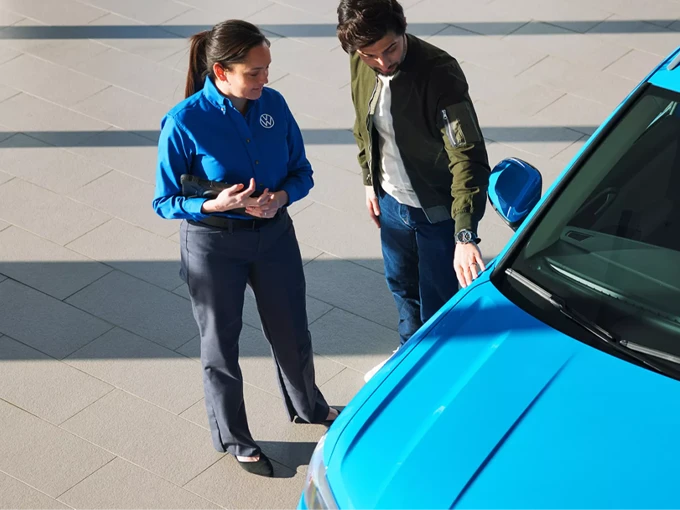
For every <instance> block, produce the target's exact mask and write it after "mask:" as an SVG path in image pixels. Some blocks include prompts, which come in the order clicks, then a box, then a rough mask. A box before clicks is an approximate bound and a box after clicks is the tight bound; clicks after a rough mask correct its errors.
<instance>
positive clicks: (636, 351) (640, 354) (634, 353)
mask: <svg viewBox="0 0 680 510" xmlns="http://www.w3.org/2000/svg"><path fill="white" fill-rule="evenodd" d="M505 274H507V275H508V276H509V277H510V278H512V279H513V280H515V281H517V282H519V283H521V284H522V285H523V286H524V287H526V288H527V289H529V290H530V291H532V292H533V293H534V294H536V295H537V296H539V297H541V298H543V299H544V300H546V301H547V302H548V303H550V304H551V305H553V306H554V307H555V308H557V310H559V311H560V313H561V314H562V315H564V316H565V317H567V318H568V319H569V320H571V321H572V322H574V323H576V324H578V325H579V326H581V327H582V328H583V329H585V330H586V331H588V332H590V333H591V334H592V335H593V336H594V337H595V338H598V339H599V340H601V341H602V342H604V343H606V344H607V345H609V346H610V347H611V348H612V349H614V350H616V351H617V352H620V353H622V354H624V355H625V356H627V357H628V358H632V359H635V360H637V361H638V362H640V363H643V364H644V365H646V366H648V367H649V368H651V369H653V370H655V371H657V372H659V373H662V374H668V372H669V369H668V368H666V367H665V366H662V365H659V364H658V363H655V362H654V361H652V360H650V359H649V358H648V356H655V357H657V358H661V359H665V360H668V361H673V362H674V363H678V364H680V358H678V357H676V356H673V355H671V354H667V353H665V352H662V351H657V350H656V349H650V348H648V347H644V346H642V345H638V344H635V343H632V342H628V341H627V340H618V339H617V338H616V337H615V336H614V335H613V334H612V333H610V332H609V331H607V330H606V329H604V328H603V327H602V326H600V325H599V324H597V323H595V322H593V321H591V320H590V319H588V318H587V317H585V316H583V315H582V314H580V313H579V312H577V311H575V310H572V309H570V308H569V307H568V306H567V304H566V303H565V301H564V299H563V298H561V297H560V296H556V295H555V294H551V293H550V292H548V291H547V290H545V289H544V288H543V287H541V286H540V285H538V284H537V283H535V282H533V281H531V280H530V279H529V278H527V277H526V276H524V275H522V274H521V273H518V272H517V271H515V270H513V269H510V268H508V269H506V270H505ZM676 377H677V375H676Z"/></svg>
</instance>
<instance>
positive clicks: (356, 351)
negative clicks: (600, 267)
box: [0, 0, 680, 508]
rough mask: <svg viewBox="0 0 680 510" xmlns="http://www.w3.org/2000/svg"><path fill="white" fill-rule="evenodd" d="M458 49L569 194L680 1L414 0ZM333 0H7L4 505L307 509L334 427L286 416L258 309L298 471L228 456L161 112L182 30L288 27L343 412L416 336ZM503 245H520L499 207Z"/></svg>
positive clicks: (488, 122) (2, 139) (269, 374)
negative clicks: (158, 181)
mask: <svg viewBox="0 0 680 510" xmlns="http://www.w3.org/2000/svg"><path fill="white" fill-rule="evenodd" d="M404 5H405V6H406V7H407V8H408V9H407V16H408V20H409V22H410V31H411V32H412V33H414V34H416V35H418V36H421V37H424V38H427V39H430V40H431V41H432V42H433V43H435V44H437V45H440V46H441V47H443V48H445V49H447V50H449V51H450V52H451V53H452V54H453V55H455V56H456V57H458V59H459V60H460V61H461V62H462V66H463V68H464V70H465V72H466V73H467V77H468V80H469V82H470V85H471V95H472V97H473V99H474V100H475V104H476V106H477V110H478V112H479V116H480V119H481V122H482V128H483V131H484V133H485V136H486V138H487V139H488V141H489V152H490V156H491V160H492V162H493V163H495V162H497V161H498V160H500V159H501V158H502V157H505V156H509V155H516V156H519V157H522V158H525V159H526V160H528V161H530V162H532V163H534V164H535V165H536V166H538V167H539V168H540V169H541V170H542V171H543V174H544V177H545V181H546V185H547V184H549V183H550V182H551V181H552V180H553V179H554V177H555V176H556V175H557V174H558V172H559V171H560V170H561V169H562V168H563V166H564V164H565V163H566V162H567V161H569V159H570V158H571V157H572V156H573V155H574V154H575V152H576V151H577V150H578V149H579V147H580V146H581V145H582V144H583V142H584V141H585V140H586V138H587V137H588V135H589V134H590V133H592V132H593V130H594V129H595V127H596V126H597V125H598V124H599V123H600V122H601V121H602V120H603V119H604V118H605V117H606V116H607V114H608V113H609V112H610V110H611V109H612V108H613V107H614V106H615V105H616V104H617V103H618V102H619V101H620V100H621V99H622V98H623V97H624V96H625V94H626V93H627V92H628V91H629V90H630V89H631V88H632V87H633V86H634V85H635V84H636V82H637V81H638V80H639V79H641V78H642V77H644V75H645V74H646V73H647V72H648V71H649V70H650V69H651V68H652V67H653V66H654V65H655V63H657V62H658V61H659V60H660V59H661V57H663V56H664V55H666V54H667V53H668V52H669V51H671V50H672V49H673V48H674V47H676V46H677V45H680V33H679V32H680V21H678V18H679V17H680V1H679V0H569V2H566V1H562V0H494V1H489V0H467V1H461V0H421V1H418V0H405V1H404ZM334 7H335V0H276V1H272V0H250V1H244V0H78V1H76V0H0V508H57V507H58V508H124V507H125V508H204V507H205V508H207V507H211V508H219V507H226V508H271V507H273V508H284V507H289V508H290V507H293V506H294V505H295V504H296V502H297V498H298V495H299V493H300V489H301V487H302V481H303V476H304V472H305V469H306V463H307V461H308V459H309V456H310V454H311V451H312V449H313V447H314V444H315V442H316V441H317V440H318V439H319V437H320V436H321V434H322V433H323V430H324V429H323V428H322V427H319V426H302V425H292V424H289V423H287V422H286V419H285V416H284V410H283V405H282V402H281V399H280V397H279V394H278V390H277V388H276V385H275V375H274V369H273V364H272V361H271V359H270V357H269V353H268V348H267V345H266V342H265V340H264V339H263V337H262V334H261V333H260V331H259V329H258V328H259V320H258V318H257V314H256V312H255V309H254V306H253V299H252V298H250V297H249V299H248V301H247V306H246V310H245V322H246V324H247V325H246V326H245V328H244V332H243V338H242V369H243V373H244V377H245V380H246V382H247V386H246V400H247V405H248V412H249V417H250V422H251V425H252V430H253V433H254V435H255V437H256V439H257V440H258V441H259V442H260V443H261V444H262V446H263V449H264V451H265V452H267V453H268V454H269V455H270V456H271V457H272V458H273V459H275V460H276V470H277V474H278V476H279V478H276V479H273V480H263V479H261V478H256V477H251V476H247V475H245V473H244V472H243V471H241V470H240V468H239V467H238V466H236V465H235V462H234V460H233V459H232V458H230V457H227V456H222V455H218V454H217V453H215V452H214V451H213V450H212V447H211V445H210V439H209V433H208V431H207V429H206V418H205V416H204V410H203V400H202V388H201V375H200V368H199V364H198V361H197V357H198V343H197V338H196V334H197V331H196V327H195V325H194V323H193V319H192V315H191V310H190V305H189V301H188V300H187V294H186V291H185V289H184V287H183V285H182V282H181V281H180V280H179V277H178V275H177V269H178V253H179V246H178V237H177V232H178V228H179V224H178V223H177V222H170V221H164V220H161V219H159V218H157V217H156V216H155V215H154V213H153V211H152V210H151V197H152V193H153V183H154V166H155V147H154V144H155V140H156V133H157V129H158V125H159V120H160V118H161V116H162V115H163V114H164V113H165V112H166V111H167V110H168V109H169V107H170V106H171V105H173V103H175V102H176V101H177V100H179V99H180V97H181V93H182V89H183V81H184V70H185V67H186V64H187V55H186V41H185V39H184V37H185V36H187V35H189V34H192V33H194V32H196V31H198V30H199V29H202V28H203V26H205V25H212V24H213V23H215V22H217V21H219V20H222V19H226V18H246V19H249V20H250V21H253V22H255V23H257V24H259V25H260V26H261V27H263V28H264V29H266V30H267V31H268V32H269V33H270V34H271V39H272V41H273V45H272V54H273V59H274V61H273V66H272V71H271V86H272V87H274V88H276V89H278V90H280V91H281V92H282V93H283V94H284V95H285V97H286V98H287V100H288V102H289V104H290V105H291V108H292V110H293V112H294V114H295V115H296V117H297V120H298V122H299V123H300V125H301V127H302V129H303V131H304V136H305V140H306V143H307V150H308V154H309V157H310V159H311V160H312V162H313V164H314V169H315V171H316V174H315V177H316V187H315V188H314V190H313V191H312V193H311V195H310V196H309V197H308V198H307V199H305V200H303V201H302V202H301V203H299V204H297V205H296V206H295V207H294V208H293V213H294V215H295V216H294V219H295V224H296V227H297V232H298V236H299V239H300V241H301V243H302V247H303V254H304V258H305V262H306V266H305V268H306V273H307V279H308V294H309V317H310V322H311V330H312V334H313V338H314V344H315V352H316V354H317V357H316V368H317V374H318V382H319V384H320V386H321V388H322V389H323V391H324V392H325V393H326V395H327V397H328V398H329V400H330V401H331V402H332V403H333V404H338V405H343V404H346V403H347V402H348V400H349V399H351V397H352V396H353V395H354V393H355V392H356V391H357V390H358V389H359V388H360V387H361V385H362V373H363V372H364V371H366V370H367V369H369V368H370V367H371V366H373V365H374V364H375V363H376V362H378V361H380V360H382V359H383V358H384V357H385V356H386V355H387V354H389V353H390V352H391V351H392V349H393V348H394V346H395V344H396V342H397V334H396V331H395V328H396V313H395V310H394V306H393V303H392V298H391V296H390V295H389V294H388V292H387V289H386V287H385V284H384V280H383V275H382V274H381V271H382V262H381V258H380V246H379V241H378V235H377V231H376V230H375V228H373V227H372V225H371V223H370V222H369V220H368V218H367V216H366V214H365V212H364V205H363V190H362V187H361V181H360V178H359V176H358V168H357V165H356V164H355V149H354V146H353V140H352V136H351V134H350V132H349V128H350V126H351V123H352V110H351V108H350V98H349V93H348V87H347V85H348V81H349V79H348V74H347V73H348V69H347V58H346V56H345V54H344V53H343V52H342V51H341V50H340V48H339V47H338V44H337V42H336V39H335V37H334V25H335V16H334ZM481 236H482V237H483V238H484V242H483V245H482V246H483V249H484V253H485V256H487V257H493V256H494V255H495V254H497V253H498V251H499V250H500V248H501V246H502V245H503V244H504V243H505V242H506V240H507V239H508V238H509V236H510V231H509V230H508V229H506V228H505V227H504V226H503V225H502V224H501V222H500V220H498V219H497V218H496V217H495V216H494V213H493V212H490V213H489V214H487V216H486V218H485V220H484V222H483V226H482V228H481Z"/></svg>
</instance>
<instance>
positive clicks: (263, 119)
mask: <svg viewBox="0 0 680 510" xmlns="http://www.w3.org/2000/svg"><path fill="white" fill-rule="evenodd" d="M260 124H262V127H263V128H267V129H271V128H273V127H274V117H272V116H271V115H269V114H268V113H263V114H262V115H260Z"/></svg>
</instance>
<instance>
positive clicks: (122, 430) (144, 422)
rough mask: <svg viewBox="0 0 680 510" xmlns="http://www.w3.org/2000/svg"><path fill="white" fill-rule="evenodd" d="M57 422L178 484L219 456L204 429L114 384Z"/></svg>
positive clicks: (203, 468) (193, 475)
mask: <svg viewBox="0 0 680 510" xmlns="http://www.w3.org/2000/svg"><path fill="white" fill-rule="evenodd" d="M62 428H63V429H65V430H68V431H69V432H71V433H73V434H75V435H77V436H79V437H82V438H83V439H85V440H87V441H89V442H90V443H93V444H95V445H98V446H100V447H101V448H104V449H106V450H108V451H110V452H113V453H114V454H115V455H117V456H118V457H122V458H123V459H125V460H127V461H129V462H132V463H134V464H136V465H138V466H140V467H142V468H144V469H146V470H148V471H151V472H152V473H154V474H156V475H158V476H160V477H162V478H165V479H166V480H168V481H170V482H172V483H174V484H177V485H180V486H183V485H184V484H186V483H187V482H188V481H190V480H192V479H193V478H195V477H196V476H197V475H198V474H199V473H202V472H203V471H205V470H206V469H207V468H208V467H210V466H211V465H212V464H214V463H215V462H216V461H217V460H219V458H220V455H219V454H218V453H217V452H216V451H215V450H213V447H212V444H211V442H210V434H208V433H207V432H206V431H205V430H203V429H202V428H200V427H197V426H195V425H193V424H191V423H189V422H188V421H186V420H184V419H182V418H180V417H179V416H176V415H174V414H172V413H169V412H168V411H164V410H163V409H161V408H159V407H156V406H154V405H152V404H149V403H148V402H144V401H143V400H141V399H139V398H137V397H134V396H132V395H129V394H127V393H124V392H122V391H119V390H114V391H112V392H111V393H109V394H108V395H107V396H105V397H104V398H102V399H100V400H98V401H97V402H95V403H94V404H93V405H91V406H90V407H88V408H87V409H85V410H84V411H83V412H81V413H79V414H78V415H76V416H74V417H73V418H71V419H70V420H68V421H67V422H65V423H64V424H62Z"/></svg>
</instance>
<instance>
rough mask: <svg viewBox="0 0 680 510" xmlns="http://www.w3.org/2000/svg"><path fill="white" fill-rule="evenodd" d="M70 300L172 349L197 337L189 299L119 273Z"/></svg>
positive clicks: (109, 275) (88, 310) (100, 281)
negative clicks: (187, 300)
mask: <svg viewBox="0 0 680 510" xmlns="http://www.w3.org/2000/svg"><path fill="white" fill-rule="evenodd" d="M66 301H67V302H68V303H69V304H72V305H73V306H76V307H78V308H80V309H81V310H85V311H87V312H89V313H91V314H92V315H94V316H97V317H101V318H102V319H104V320H106V321H108V322H109V323H111V324H115V325H116V326H120V327H122V328H123V329H127V330H128V331H131V332H133V333H136V334H137V335H139V336H141V337H143V338H146V339H148V340H152V341H154V342H156V343H158V344H161V345H164V346H166V347H169V348H170V349H175V348H177V347H179V346H180V345H182V344H184V343H185V342H186V341H187V340H188V339H190V338H192V337H193V336H195V334H196V323H195V322H194V320H193V316H192V314H191V307H190V306H189V304H188V303H187V302H186V300H185V299H182V298H180V297H179V296H176V295H175V294H172V293H171V292H168V291H165V290H163V289H161V288H159V287H155V286H153V285H151V284H149V283H146V282H143V281H142V280H138V279H137V278H133V277H132V276H129V275H126V274H123V273H121V272H119V271H112V272H110V273H109V274H107V275H106V276H104V277H103V278H100V279H99V280H97V281H96V282H94V283H93V284H92V285H90V286H89V287H87V288H85V289H83V290H81V291H80V292H78V293H76V294H74V295H73V296H71V297H70V298H68V299H67V300H66Z"/></svg>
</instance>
